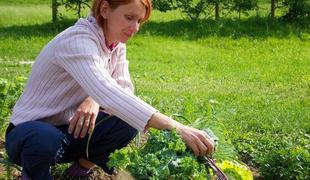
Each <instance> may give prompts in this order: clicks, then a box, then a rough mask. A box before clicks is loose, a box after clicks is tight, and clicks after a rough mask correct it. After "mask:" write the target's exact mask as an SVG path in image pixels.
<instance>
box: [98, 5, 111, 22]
mask: <svg viewBox="0 0 310 180" xmlns="http://www.w3.org/2000/svg"><path fill="white" fill-rule="evenodd" d="M109 12H110V4H109V2H108V1H106V0H104V1H102V4H101V7H100V15H101V16H102V17H103V19H107V18H108V16H109Z"/></svg>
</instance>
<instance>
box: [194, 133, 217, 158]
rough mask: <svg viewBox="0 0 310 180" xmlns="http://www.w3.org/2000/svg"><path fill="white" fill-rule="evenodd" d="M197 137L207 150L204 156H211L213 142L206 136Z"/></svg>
mask: <svg viewBox="0 0 310 180" xmlns="http://www.w3.org/2000/svg"><path fill="white" fill-rule="evenodd" d="M198 137H199V139H200V142H201V143H203V144H204V146H205V147H206V148H207V150H206V152H205V154H212V153H213V152H214V140H213V139H212V138H210V137H209V136H208V135H206V134H199V136H198ZM205 154H204V155H205Z"/></svg>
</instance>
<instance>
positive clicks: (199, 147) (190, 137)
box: [180, 128, 214, 156]
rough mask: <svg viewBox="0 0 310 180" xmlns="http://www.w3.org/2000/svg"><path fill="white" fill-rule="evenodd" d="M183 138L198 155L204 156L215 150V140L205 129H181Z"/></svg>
mask: <svg viewBox="0 0 310 180" xmlns="http://www.w3.org/2000/svg"><path fill="white" fill-rule="evenodd" d="M180 133H181V134H182V138H183V140H184V141H185V142H186V144H187V145H188V146H189V147H190V148H191V149H192V150H193V152H194V154H195V155H196V156H199V155H201V156H204V155H206V154H211V153H213V151H214V141H213V140H212V139H211V138H210V137H209V136H207V135H206V134H204V132H203V131H200V130H196V129H193V128H188V129H187V130H181V131H180Z"/></svg>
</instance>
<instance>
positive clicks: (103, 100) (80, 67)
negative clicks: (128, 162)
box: [55, 33, 157, 131]
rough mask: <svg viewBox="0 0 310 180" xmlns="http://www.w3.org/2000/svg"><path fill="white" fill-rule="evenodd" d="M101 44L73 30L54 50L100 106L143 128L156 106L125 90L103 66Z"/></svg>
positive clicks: (57, 56) (59, 63)
mask: <svg viewBox="0 0 310 180" xmlns="http://www.w3.org/2000/svg"><path fill="white" fill-rule="evenodd" d="M98 48H100V44H98V42H97V41H96V40H94V38H93V37H92V36H91V35H87V33H86V34H83V33H82V34H78V33H74V34H73V35H70V34H69V35H68V36H67V37H66V38H64V39H62V40H61V42H60V43H59V44H58V45H57V47H56V49H55V53H56V59H57V64H58V65H59V66H61V67H62V68H64V69H65V71H67V72H68V73H69V74H70V75H71V76H72V77H73V78H74V79H75V80H76V81H77V82H78V84H79V85H80V86H81V87H82V88H83V89H84V90H85V91H86V93H87V94H88V95H90V96H91V97H92V98H93V99H94V100H95V101H96V102H97V103H98V104H99V105H100V106H101V107H103V108H104V109H106V110H107V111H108V112H111V113H112V114H114V115H115V116H117V117H119V118H120V119H122V120H124V121H125V122H127V123H128V124H129V125H131V126H133V127H134V128H136V129H137V130H139V131H143V130H144V129H145V126H146V124H147V122H148V120H149V119H150V118H151V116H152V115H153V114H154V113H155V112H157V110H156V109H155V108H153V107H152V106H150V105H149V104H147V103H146V102H144V101H143V100H141V99H140V98H138V97H136V96H135V95H133V94H132V93H130V92H128V91H126V90H124V89H123V88H122V87H121V86H120V85H119V84H118V83H117V82H116V80H114V79H113V78H112V77H111V75H110V74H109V73H108V71H107V70H106V68H105V67H104V63H103V58H105V57H102V56H99V50H98Z"/></svg>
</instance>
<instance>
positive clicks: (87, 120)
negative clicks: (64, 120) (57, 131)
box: [68, 97, 99, 138]
mask: <svg viewBox="0 0 310 180" xmlns="http://www.w3.org/2000/svg"><path fill="white" fill-rule="evenodd" d="M98 112H99V104H97V103H96V102H95V101H94V100H93V99H92V98H91V97H88V98H86V99H85V100H84V101H83V102H82V103H81V104H80V106H79V107H78V108H77V110H76V112H75V114H74V116H73V118H72V119H71V121H70V124H69V128H68V132H69V133H70V134H71V133H73V132H74V138H78V137H80V138H84V137H85V135H86V134H87V132H88V133H89V134H90V133H92V132H93V130H94V128H95V123H96V118H97V115H98Z"/></svg>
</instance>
